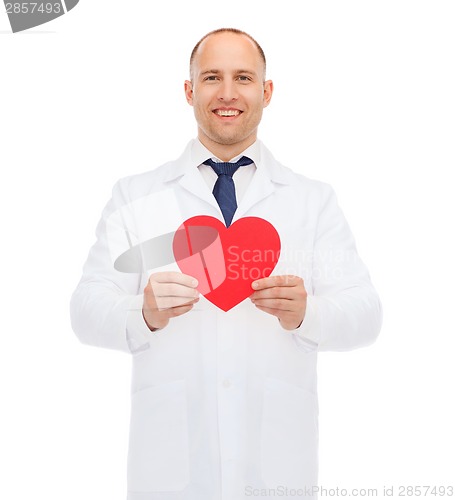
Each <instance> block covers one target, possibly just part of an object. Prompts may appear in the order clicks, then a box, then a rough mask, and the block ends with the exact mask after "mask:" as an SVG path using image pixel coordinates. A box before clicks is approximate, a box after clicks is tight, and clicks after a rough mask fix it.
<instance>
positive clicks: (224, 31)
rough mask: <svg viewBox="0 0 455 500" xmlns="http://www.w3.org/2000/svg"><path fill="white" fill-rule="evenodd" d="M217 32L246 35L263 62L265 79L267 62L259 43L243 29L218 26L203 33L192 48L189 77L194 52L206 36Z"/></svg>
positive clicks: (191, 72) (191, 74)
mask: <svg viewBox="0 0 455 500" xmlns="http://www.w3.org/2000/svg"><path fill="white" fill-rule="evenodd" d="M218 33H234V34H236V35H244V36H246V37H248V38H249V39H250V40H251V41H252V42H253V43H254V45H255V46H256V48H257V49H258V52H259V55H260V57H261V59H262V62H263V63H264V79H265V69H266V65H267V63H266V60H265V54H264V51H263V50H262V47H261V46H260V45H259V43H258V42H257V41H256V40H255V39H254V38H253V37H252V36H251V35H249V34H248V33H246V32H245V31H242V30H239V29H237V28H219V29H216V30H213V31H210V32H209V33H207V34H206V35H204V36H203V37H202V38H201V39H200V40H199V42H197V44H196V45H195V46H194V49H193V50H192V52H191V56H190V76H191V78H192V77H193V62H194V58H195V57H196V53H197V51H198V49H199V46H200V45H201V43H202V42H203V41H204V40H205V39H206V38H208V37H209V36H212V35H216V34H218Z"/></svg>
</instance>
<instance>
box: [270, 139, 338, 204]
mask: <svg viewBox="0 0 455 500" xmlns="http://www.w3.org/2000/svg"><path fill="white" fill-rule="evenodd" d="M261 158H262V159H263V161H264V165H265V166H266V168H268V169H269V171H270V173H271V177H272V180H274V181H275V182H277V183H281V184H283V185H288V186H289V187H290V189H291V190H294V191H296V193H300V194H301V195H305V196H314V197H317V198H319V199H327V198H330V197H332V196H335V193H334V190H333V188H332V186H331V185H330V184H328V183H327V182H323V181H320V180H318V179H313V178H310V177H307V176H305V175H303V174H300V173H297V172H295V171H294V170H293V169H291V168H290V167H288V166H286V165H284V164H283V163H281V162H280V161H278V160H277V159H275V157H274V156H273V155H272V153H271V152H270V151H269V150H268V149H267V148H266V147H265V146H264V145H263V144H261Z"/></svg>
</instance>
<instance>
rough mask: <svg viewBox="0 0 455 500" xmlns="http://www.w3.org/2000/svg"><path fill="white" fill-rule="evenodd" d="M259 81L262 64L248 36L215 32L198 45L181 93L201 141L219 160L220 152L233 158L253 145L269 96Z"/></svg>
mask: <svg viewBox="0 0 455 500" xmlns="http://www.w3.org/2000/svg"><path fill="white" fill-rule="evenodd" d="M263 76H264V63H263V61H262V59H261V56H260V54H259V52H258V50H257V48H256V46H255V45H254V43H253V42H252V41H251V40H250V39H249V38H248V37H246V36H244V35H238V34H236V33H217V34H215V35H211V36H209V37H208V38H206V39H205V40H204V41H203V42H202V43H201V45H200V47H199V50H198V52H197V54H196V57H195V59H194V61H193V71H192V75H191V77H192V80H191V82H190V81H186V82H185V94H186V98H187V101H188V103H189V104H190V105H191V106H193V107H194V115H195V118H196V121H197V124H198V137H199V139H200V141H201V142H202V143H203V144H204V145H205V146H206V147H207V148H208V149H210V150H211V151H212V152H214V153H215V154H217V155H218V156H220V155H219V154H218V152H219V151H221V152H226V154H228V155H229V154H232V153H233V155H232V156H235V154H238V153H240V152H241V151H243V150H244V149H245V148H247V147H248V146H250V145H251V144H253V142H254V141H255V140H256V137H257V128H258V125H259V123H260V121H261V118H262V111H263V109H264V108H265V107H266V106H267V105H268V104H269V102H270V99H271V97H272V91H273V84H272V82H271V81H267V82H264V79H263ZM232 156H231V157H232ZM221 159H224V158H221Z"/></svg>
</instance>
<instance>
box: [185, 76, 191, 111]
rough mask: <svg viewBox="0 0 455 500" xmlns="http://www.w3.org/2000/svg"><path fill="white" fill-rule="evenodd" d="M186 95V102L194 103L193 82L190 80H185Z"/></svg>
mask: <svg viewBox="0 0 455 500" xmlns="http://www.w3.org/2000/svg"><path fill="white" fill-rule="evenodd" d="M185 97H186V102H187V103H188V104H189V105H190V106H192V105H193V84H192V83H191V82H190V81H189V80H185Z"/></svg>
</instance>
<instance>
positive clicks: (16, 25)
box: [3, 0, 79, 33]
mask: <svg viewBox="0 0 455 500" xmlns="http://www.w3.org/2000/svg"><path fill="white" fill-rule="evenodd" d="M3 1H4V4H5V8H6V13H7V15H8V18H9V22H10V25H11V29H12V30H13V33H17V32H18V31H24V30H28V29H30V28H34V27H35V26H39V25H41V24H45V23H48V22H49V21H52V20H53V19H56V18H57V17H60V16H63V15H64V14H66V13H67V12H69V11H70V10H72V9H74V7H75V6H76V5H77V4H78V3H79V0H54V1H47V2H44V1H42V0H37V1H36V2H29V1H25V2H17V1H16V2H8V1H6V0H3Z"/></svg>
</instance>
